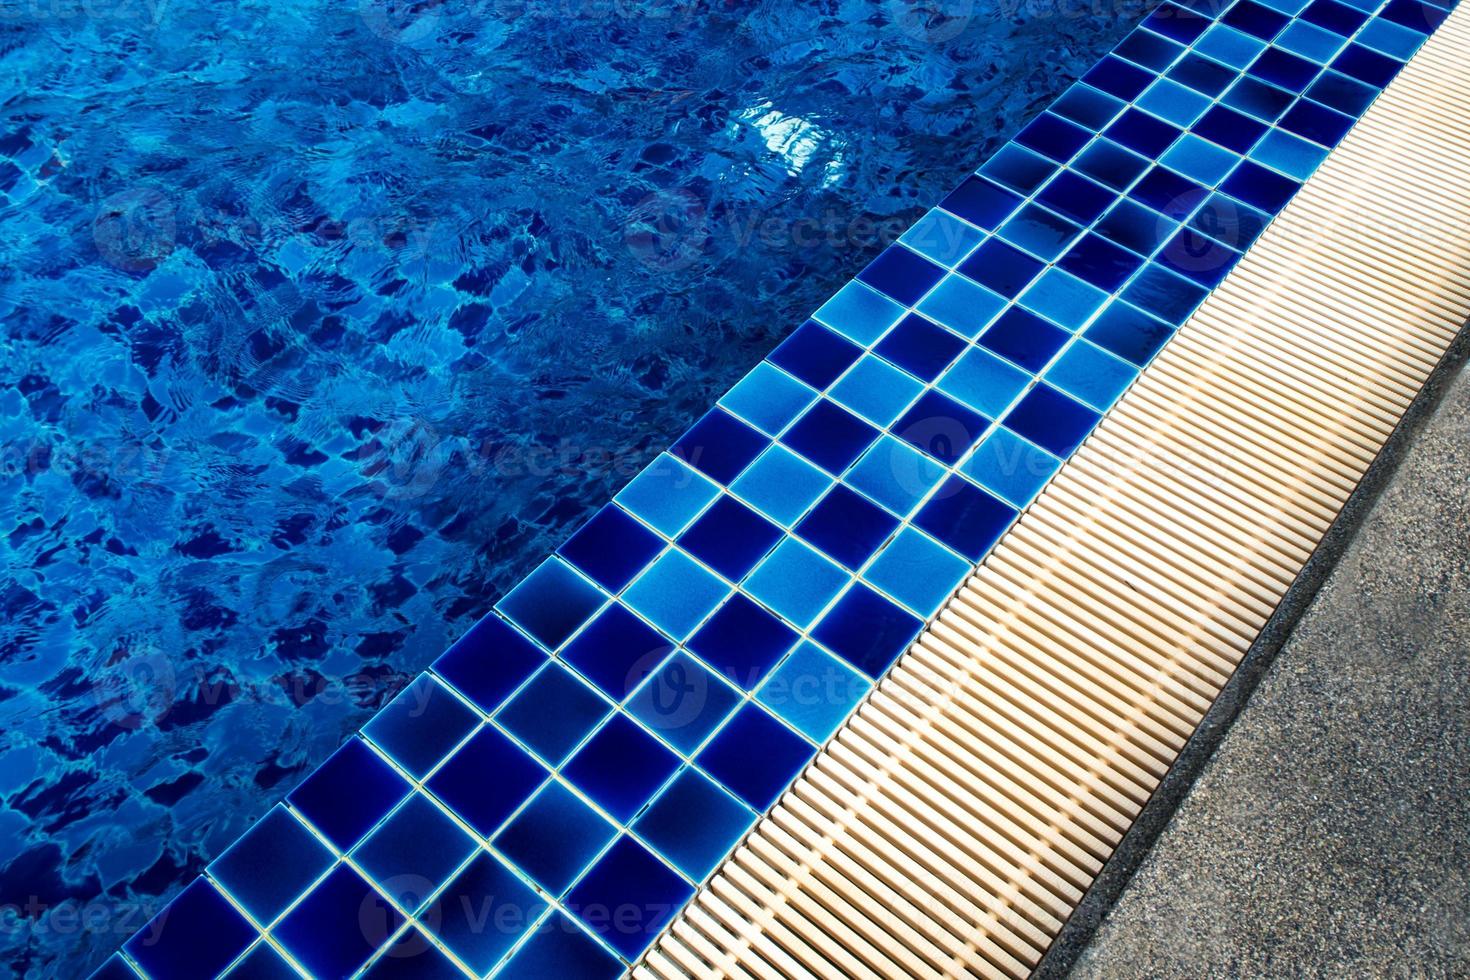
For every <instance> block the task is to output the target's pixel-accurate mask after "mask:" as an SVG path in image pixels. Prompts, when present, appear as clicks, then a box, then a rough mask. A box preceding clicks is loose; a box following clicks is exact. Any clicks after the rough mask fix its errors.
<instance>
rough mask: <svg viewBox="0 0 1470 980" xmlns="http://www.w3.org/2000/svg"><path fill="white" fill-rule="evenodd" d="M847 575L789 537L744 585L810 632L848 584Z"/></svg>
mask: <svg viewBox="0 0 1470 980" xmlns="http://www.w3.org/2000/svg"><path fill="white" fill-rule="evenodd" d="M848 578H849V576H848V574H847V572H845V571H843V570H842V569H841V568H839V567H838V566H837V565H835V564H833V563H832V562H831V561H829V560H828V559H827V558H826V557H825V556H823V555H822V554H821V553H820V552H818V551H817V550H816V549H814V548H812V547H810V546H809V545H807V544H806V543H805V542H803V541H801V540H799V539H797V538H787V539H786V540H785V541H782V542H781V544H780V545H778V546H777V548H776V550H775V551H773V552H771V553H770V554H769V555H767V556H766V557H765V559H764V560H763V561H762V562H761V563H760V565H759V566H758V567H757V568H756V570H755V571H753V572H751V573H750V577H749V578H747V579H746V580H745V582H744V583H743V586H742V587H743V588H744V589H745V591H746V592H749V593H750V594H751V595H753V596H755V597H756V598H757V599H759V600H760V601H761V602H763V603H765V604H766V605H767V606H770V607H771V608H772V609H774V610H775V611H776V612H778V613H780V614H781V616H782V617H784V618H785V619H786V620H787V621H789V622H791V623H794V624H796V625H797V626H800V627H801V628H802V629H806V628H807V627H809V626H811V624H812V623H814V622H816V619H817V616H818V615H819V614H820V613H821V611H822V610H823V609H824V608H826V606H827V603H829V602H831V601H832V599H833V598H834V597H835V596H836V595H837V593H838V592H840V591H841V590H842V587H843V586H844V585H846V584H847V581H848Z"/></svg>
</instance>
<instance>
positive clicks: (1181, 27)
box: [1143, 3, 1214, 44]
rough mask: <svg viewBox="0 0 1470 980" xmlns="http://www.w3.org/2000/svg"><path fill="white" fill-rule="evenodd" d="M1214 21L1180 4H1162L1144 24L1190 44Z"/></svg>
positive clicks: (1166, 35)
mask: <svg viewBox="0 0 1470 980" xmlns="http://www.w3.org/2000/svg"><path fill="white" fill-rule="evenodd" d="M1212 23H1214V21H1213V20H1212V19H1211V18H1209V17H1205V16H1202V15H1200V14H1197V13H1195V12H1194V11H1193V10H1187V9H1185V8H1184V7H1181V6H1179V5H1178V4H1173V3H1164V4H1160V5H1159V7H1158V9H1157V10H1155V11H1154V12H1153V13H1151V14H1149V15H1148V17H1146V18H1145V19H1144V21H1143V26H1144V27H1147V28H1148V29H1149V30H1151V31H1155V32H1157V33H1159V34H1162V35H1164V36H1165V37H1168V38H1173V39H1174V40H1175V41H1178V42H1179V43H1180V44H1190V43H1192V42H1193V41H1194V39H1195V38H1197V37H1199V36H1200V35H1201V34H1203V33H1204V32H1205V29H1206V28H1208V27H1209V26H1210V25H1211V24H1212Z"/></svg>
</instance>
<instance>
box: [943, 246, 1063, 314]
mask: <svg viewBox="0 0 1470 980" xmlns="http://www.w3.org/2000/svg"><path fill="white" fill-rule="evenodd" d="M1044 268H1046V265H1045V263H1043V262H1038V261H1037V260H1036V259H1033V258H1032V257H1031V256H1029V255H1027V254H1026V253H1025V252H1023V251H1021V250H1020V249H1018V248H1015V247H1013V246H1011V245H1007V244H1006V243H1005V242H1003V241H1001V240H1000V239H998V238H992V239H990V240H989V241H986V242H985V243H983V244H982V245H981V246H980V247H979V248H977V249H975V251H974V252H972V253H971V254H970V257H969V258H968V259H966V260H965V261H964V263H963V264H962V265H961V266H960V272H962V273H964V274H965V275H966V276H969V277H970V278H971V279H973V280H975V281H976V282H978V283H980V284H981V285H982V286H988V287H989V288H990V289H992V290H994V291H995V292H997V293H1000V294H1001V295H1002V296H1004V297H1006V298H1007V299H1015V298H1016V297H1017V296H1019V295H1021V292H1022V291H1023V290H1024V289H1025V288H1026V287H1027V285H1029V284H1030V282H1031V280H1033V279H1035V278H1036V277H1037V276H1038V275H1040V273H1041V270H1042V269H1044Z"/></svg>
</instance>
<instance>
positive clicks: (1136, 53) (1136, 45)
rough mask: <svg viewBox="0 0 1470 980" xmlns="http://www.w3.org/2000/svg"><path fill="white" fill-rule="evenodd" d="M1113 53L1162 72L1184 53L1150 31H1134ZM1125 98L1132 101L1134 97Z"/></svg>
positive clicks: (1181, 49) (1182, 48)
mask: <svg viewBox="0 0 1470 980" xmlns="http://www.w3.org/2000/svg"><path fill="white" fill-rule="evenodd" d="M1113 52H1114V53H1115V54H1118V55H1120V56H1122V57H1124V58H1127V59H1128V60H1129V61H1132V62H1134V63H1135V64H1139V65H1143V66H1144V67H1145V68H1152V69H1153V70H1154V71H1156V72H1162V71H1163V70H1164V69H1165V68H1168V67H1169V66H1170V65H1171V64H1173V63H1174V59H1176V58H1178V57H1179V56H1180V55H1181V54H1183V53H1184V46H1183V45H1180V44H1175V43H1174V42H1173V41H1170V40H1169V39H1168V38H1165V37H1161V36H1160V35H1158V34H1154V33H1152V32H1150V31H1143V30H1136V31H1134V32H1133V33H1132V34H1129V35H1128V36H1127V37H1125V38H1124V39H1123V40H1121V41H1119V42H1118V46H1117V47H1116V48H1114V49H1113ZM1127 98H1128V100H1129V101H1132V100H1133V98H1134V96H1131V95H1130V96H1128V97H1127ZM1078 121H1079V122H1081V121H1082V120H1078Z"/></svg>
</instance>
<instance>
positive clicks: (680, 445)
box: [669, 322, 860, 486]
mask: <svg viewBox="0 0 1470 980" xmlns="http://www.w3.org/2000/svg"><path fill="white" fill-rule="evenodd" d="M808 331H810V332H808ZM817 331H820V332H821V333H823V334H827V335H828V336H830V337H831V338H832V339H833V340H834V341H839V342H841V343H843V344H847V341H845V340H842V339H841V338H840V337H838V336H837V335H836V334H834V333H832V332H831V331H829V330H827V329H826V328H825V327H822V326H820V325H818V324H815V323H810V322H808V323H806V324H804V325H803V326H802V327H801V328H799V329H798V330H797V332H796V333H795V334H792V335H791V336H790V337H788V338H787V339H786V342H785V343H783V344H782V345H781V346H780V347H778V348H776V350H775V352H774V353H773V354H771V356H770V358H769V360H771V361H772V362H774V363H776V364H778V365H780V366H781V367H786V365H785V364H784V363H783V362H782V361H781V360H779V359H778V355H781V354H782V352H783V351H786V350H787V345H789V344H791V343H792V342H793V341H797V345H796V346H797V348H798V349H799V348H802V347H805V346H806V344H807V343H808V338H810V339H814V340H815V341H816V342H818V343H823V342H824V341H825V338H822V337H820V336H817V334H816V332H817ZM798 335H803V339H801V340H798ZM847 346H849V347H852V345H851V344H847ZM854 350H855V351H856V350H857V349H856V348H854ZM859 353H860V352H859ZM856 357H857V354H856V353H855V354H854V355H853V359H854V360H855V359H856ZM848 363H849V364H850V363H852V362H851V361H849V362H848ZM792 373H793V374H796V373H797V372H795V371H793V372H792ZM797 377H801V380H803V381H806V382H807V383H808V384H811V385H812V386H813V387H818V386H817V385H816V384H815V383H814V382H813V381H811V380H809V379H808V378H806V377H802V376H801V375H800V374H797ZM821 387H825V385H823V386H821ZM768 445H770V440H769V439H767V438H766V437H765V436H763V435H761V434H760V432H759V431H757V430H756V429H753V428H751V427H750V426H748V425H746V424H745V423H744V422H742V421H740V420H739V419H737V418H736V417H735V416H733V415H731V414H730V413H728V412H725V411H722V410H720V409H718V408H712V409H710V410H709V412H708V413H706V414H705V416H704V418H702V419H700V420H699V421H698V422H696V423H694V426H693V428H691V429H690V430H689V431H688V432H686V433H684V435H683V436H681V437H680V438H679V441H678V442H676V443H674V448H673V449H671V450H669V451H670V453H672V454H673V455H674V456H677V457H678V458H679V459H681V460H683V461H684V462H686V463H688V464H689V465H690V466H692V467H694V468H695V469H697V470H699V471H700V472H701V473H703V474H704V475H706V476H708V477H710V478H712V479H715V480H719V481H720V482H721V483H723V484H725V485H726V486H729V485H730V484H731V483H733V482H734V480H735V478H736V477H737V476H739V475H740V474H741V472H743V471H744V470H745V468H746V467H747V466H749V465H750V464H751V461H752V460H754V459H755V458H756V457H757V456H759V455H760V454H761V452H762V451H764V450H765V448H766V447H767V446H768Z"/></svg>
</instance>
